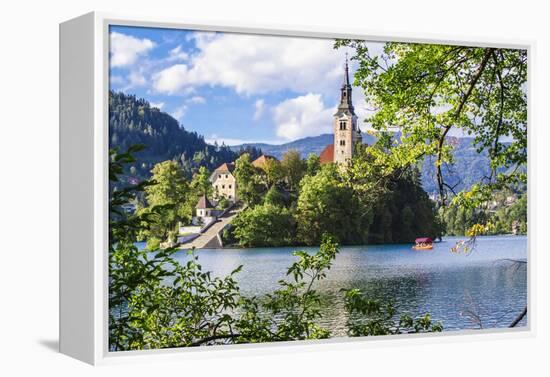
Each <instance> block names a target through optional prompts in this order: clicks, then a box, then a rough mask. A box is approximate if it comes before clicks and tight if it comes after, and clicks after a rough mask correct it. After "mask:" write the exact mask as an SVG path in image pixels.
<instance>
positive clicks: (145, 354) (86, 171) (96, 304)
mask: <svg viewBox="0 0 550 377" xmlns="http://www.w3.org/2000/svg"><path fill="white" fill-rule="evenodd" d="M110 25H131V26H144V27H159V28H177V29H191V30H205V31H225V32H239V33H254V34H266V35H291V36H302V37H317V38H326V37H330V38H353V39H366V40H371V41H387V40H392V41H403V42H424V43H445V44H460V45H472V46H493V47H503V48H524V49H527V50H528V57H529V63H528V69H529V85H530V83H531V82H532V80H533V77H532V75H531V73H532V64H531V63H532V56H533V49H534V43H533V42H532V41H524V40H509V39H503V40H494V39H491V40H488V39H483V38H476V39H470V38H460V37H456V36H440V35H437V36H433V35H425V34H407V35H404V34H400V33H392V32H382V31H365V30H346V29H339V30H336V29H334V30H332V29H331V30H322V29H319V28H305V27H291V26H280V25H254V24H252V23H250V24H246V25H243V24H235V23H228V22H219V23H203V22H198V21H192V20H183V19H182V20H179V19H160V18H148V17H132V16H124V15H117V14H107V13H98V12H93V13H88V14H86V15H83V16H80V17H78V18H75V19H72V20H69V21H66V22H64V23H62V24H60V352H62V353H64V354H67V355H69V356H71V357H74V358H76V359H78V360H82V361H84V362H87V363H90V364H94V365H95V364H109V363H118V362H129V361H132V360H144V359H149V358H158V359H172V358H177V359H181V358H182V357H193V358H197V357H200V358H202V357H212V356H213V355H215V356H230V355H234V354H239V355H244V354H246V355H257V354H262V353H267V352H293V350H294V349H295V348H294V347H300V348H301V349H304V350H319V349H323V348H326V347H331V348H337V349H347V348H349V347H372V346H380V345H382V344H384V345H393V344H395V343H401V342H417V343H419V344H421V343H425V342H448V341H463V340H467V341H469V340H475V339H478V338H479V337H490V338H492V339H497V338H508V337H527V336H533V335H534V334H535V323H536V317H535V314H536V311H535V310H533V305H534V302H533V297H534V296H533V289H534V287H533V282H534V280H535V279H534V276H533V274H534V269H533V268H532V265H534V264H535V263H536V258H535V255H534V252H533V250H532V244H531V240H532V239H533V238H534V237H533V229H534V227H533V226H529V241H528V243H529V245H528V260H529V264H528V274H527V276H528V312H529V321H528V326H527V327H524V328H518V329H490V330H481V331H477V330H476V331H470V330H465V331H460V332H455V333H444V334H440V335H433V334H422V335H400V336H399V339H396V337H395V336H387V337H374V338H340V339H330V340H323V341H297V342H282V343H267V344H249V345H235V346H218V347H209V348H205V347H203V348H189V349H182V348H179V349H163V350H151V351H131V352H109V350H108V343H107V334H108V331H107V330H108V323H107V322H108V305H107V302H108V296H107V295H108V263H107V259H108V258H107V251H108V221H107V218H108V197H107V196H108V90H109V87H108V80H109V77H108V73H109V65H108V58H109V34H108V30H109V26H110ZM531 103H532V99H531V98H529V110H528V111H529V112H530V111H531ZM528 132H529V135H528V138H529V139H530V140H532V138H533V127H532V124H531V117H530V116H529V126H528ZM532 146H533V144H532V143H531V144H530V147H529V148H530V149H529V156H532V155H533V148H532ZM530 162H531V160H530ZM533 166H534V164H532V163H530V164H529V166H528V172H529V173H528V174H529V182H530V187H533V181H532V180H531V179H532V177H533V174H532V172H533V169H534V167H533ZM531 192H532V190H530V194H529V204H528V207H529V219H530V220H531V219H533V218H534V213H533V211H534V208H533V206H532V203H533V200H535V199H534V198H533V195H532V194H531ZM76 244H78V245H79V247H78V248H75V247H73V246H72V245H76Z"/></svg>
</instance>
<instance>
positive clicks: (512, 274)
mask: <svg viewBox="0 0 550 377" xmlns="http://www.w3.org/2000/svg"><path fill="white" fill-rule="evenodd" d="M458 240H460V238H453V237H446V238H445V239H444V241H443V242H440V243H435V244H434V249H433V250H429V251H415V250H412V249H411V246H412V245H372V246H370V245H369V246H350V247H342V248H341V250H340V253H339V254H338V255H337V257H336V260H335V262H334V263H333V266H332V268H331V270H330V271H329V272H328V274H327V278H326V279H325V280H322V281H320V282H318V283H316V285H315V289H316V290H317V291H318V292H320V293H321V294H322V297H323V317H322V319H321V320H319V323H321V324H323V325H325V326H327V327H328V328H330V330H331V331H332V332H333V336H345V335H346V334H345V323H346V320H347V313H346V311H345V309H344V303H343V295H342V293H341V292H340V289H342V288H360V289H362V290H364V291H365V292H367V293H368V294H369V295H370V297H372V298H377V299H390V300H393V301H394V302H395V303H396V304H397V306H398V311H399V312H400V313H401V312H408V313H409V314H411V315H421V314H424V313H426V312H430V313H431V315H432V318H433V319H434V320H436V321H441V322H443V326H444V330H445V331H449V330H458V329H468V328H479V325H478V323H475V322H473V321H472V320H471V318H469V317H468V315H467V312H468V311H473V312H475V313H476V314H477V315H478V316H479V318H480V320H481V325H482V326H483V328H495V327H507V326H508V325H509V324H510V323H511V322H512V321H513V320H514V318H515V317H516V316H517V315H518V314H519V313H520V312H521V311H522V310H523V308H524V307H525V305H526V303H527V268H526V265H519V266H518V265H517V264H514V263H511V262H510V261H506V260H505V259H507V258H510V259H524V260H525V259H526V258H527V237H524V236H494V237H480V238H478V240H477V246H476V248H475V250H474V251H473V252H472V253H470V254H467V255H465V254H454V253H452V252H451V251H450V248H451V247H452V246H453V245H454V244H455V243H456V241H458ZM300 249H302V250H306V251H311V252H314V251H315V250H316V248H300ZM294 250H296V248H295V247H289V248H286V247H285V248H256V249H222V250H220V249H218V250H209V249H203V250H199V251H197V253H198V255H199V262H200V263H201V264H202V265H203V270H210V271H212V272H213V274H214V275H217V276H221V275H225V274H228V273H229V272H231V271H232V270H233V269H235V268H236V267H238V266H239V265H241V264H242V265H243V269H242V271H241V272H240V273H239V274H238V276H237V280H238V281H239V283H240V287H241V291H242V293H243V294H245V295H261V294H263V293H268V292H271V291H273V290H275V289H277V288H278V284H277V281H278V280H280V279H284V278H285V274H286V270H287V268H288V267H289V266H290V265H291V263H292V262H293V261H295V260H296V257H294V256H293V255H292V251H294ZM177 258H178V259H179V260H181V261H182V263H183V262H184V261H185V260H186V259H187V258H188V256H187V255H186V254H185V253H184V252H182V253H178V256H177ZM525 324H526V320H525V319H524V320H523V323H522V325H525Z"/></svg>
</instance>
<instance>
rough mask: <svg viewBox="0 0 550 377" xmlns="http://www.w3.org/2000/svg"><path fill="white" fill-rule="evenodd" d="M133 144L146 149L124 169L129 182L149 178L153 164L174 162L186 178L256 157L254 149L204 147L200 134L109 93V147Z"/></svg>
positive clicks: (141, 101)
mask: <svg viewBox="0 0 550 377" xmlns="http://www.w3.org/2000/svg"><path fill="white" fill-rule="evenodd" d="M136 144H143V145H146V146H147V148H146V149H144V150H143V151H141V152H140V153H139V154H137V156H136V161H135V163H134V164H132V165H131V166H130V167H126V169H127V171H126V174H128V175H129V177H128V178H129V179H132V178H137V179H138V180H141V179H144V178H149V177H150V176H151V169H153V166H154V165H155V164H156V163H159V162H162V161H166V160H173V161H177V162H178V163H179V164H180V165H181V167H182V169H183V172H184V175H185V176H186V177H191V176H192V174H193V173H194V172H196V171H197V170H198V168H199V167H201V166H205V167H206V168H207V169H209V170H211V169H213V168H216V167H217V166H219V165H221V164H222V163H224V162H230V161H234V160H235V159H236V158H237V157H238V156H239V155H240V154H242V153H243V152H247V153H249V154H251V155H253V156H259V155H260V153H261V152H260V151H259V150H258V149H257V148H253V147H249V148H243V149H242V150H237V151H233V150H231V149H230V148H229V147H228V146H225V145H210V144H207V143H206V141H205V140H204V137H203V136H202V135H199V134H197V133H196V132H192V131H188V130H186V129H185V128H184V127H183V126H182V125H181V124H179V123H178V121H177V120H175V119H174V118H173V117H172V116H170V115H169V114H167V113H165V112H162V111H160V110H159V109H158V108H156V107H151V105H150V104H149V102H147V101H146V100H144V99H139V98H136V96H134V95H127V94H124V93H121V92H112V91H111V92H110V93H109V147H110V148H118V149H119V150H127V149H128V148H129V147H130V146H132V145H136Z"/></svg>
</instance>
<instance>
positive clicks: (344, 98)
mask: <svg viewBox="0 0 550 377" xmlns="http://www.w3.org/2000/svg"><path fill="white" fill-rule="evenodd" d="M341 112H346V113H349V114H351V115H355V111H354V108H353V103H352V101H351V85H350V83H349V68H348V55H347V53H346V65H345V69H344V82H343V83H342V87H341V88H340V104H339V105H338V113H341ZM338 113H337V114H338Z"/></svg>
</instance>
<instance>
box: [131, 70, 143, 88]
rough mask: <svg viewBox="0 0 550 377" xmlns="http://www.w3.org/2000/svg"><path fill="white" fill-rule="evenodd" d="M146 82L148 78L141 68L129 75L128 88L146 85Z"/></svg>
mask: <svg viewBox="0 0 550 377" xmlns="http://www.w3.org/2000/svg"><path fill="white" fill-rule="evenodd" d="M145 84H147V80H146V79H145V75H144V74H143V72H142V71H141V70H138V71H132V72H130V74H129V75H128V89H130V88H135V87H137V86H144V85H145Z"/></svg>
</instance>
